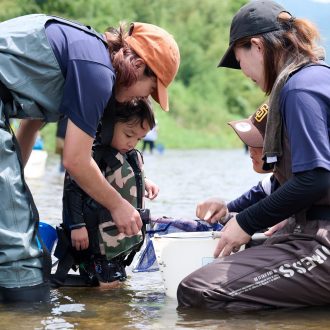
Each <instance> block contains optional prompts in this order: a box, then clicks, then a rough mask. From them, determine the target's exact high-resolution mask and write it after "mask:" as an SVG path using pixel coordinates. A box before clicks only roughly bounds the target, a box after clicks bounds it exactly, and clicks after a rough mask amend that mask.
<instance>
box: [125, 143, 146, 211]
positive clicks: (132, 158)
mask: <svg viewBox="0 0 330 330" xmlns="http://www.w3.org/2000/svg"><path fill="white" fill-rule="evenodd" d="M138 153H139V151H137V150H136V149H133V150H131V151H129V152H128V153H127V154H126V156H127V161H128V163H129V164H130V165H131V167H132V169H133V171H134V176H135V181H136V193H137V208H139V209H142V207H143V205H142V201H143V194H144V191H143V189H144V185H143V180H144V178H143V177H142V169H141V166H140V161H139V155H138ZM140 157H141V159H142V155H141V154H140Z"/></svg>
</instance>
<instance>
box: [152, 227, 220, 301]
mask: <svg viewBox="0 0 330 330" xmlns="http://www.w3.org/2000/svg"><path fill="white" fill-rule="evenodd" d="M218 239H219V238H215V239H214V238H212V232H211V231H207V232H179V233H171V234H167V235H157V234H156V235H155V236H154V237H153V238H152V242H153V245H154V249H155V252H156V258H157V262H158V264H159V269H160V272H161V276H162V279H163V282H164V286H165V293H166V295H167V296H169V297H171V298H175V299H176V291H177V288H178V285H179V283H180V282H181V280H182V279H183V278H185V277H186V276H187V275H189V274H190V273H192V272H193V271H194V270H196V269H198V268H200V267H202V266H204V265H206V264H208V263H210V262H212V261H213V260H214V258H213V252H214V250H215V248H216V245H217V242H218Z"/></svg>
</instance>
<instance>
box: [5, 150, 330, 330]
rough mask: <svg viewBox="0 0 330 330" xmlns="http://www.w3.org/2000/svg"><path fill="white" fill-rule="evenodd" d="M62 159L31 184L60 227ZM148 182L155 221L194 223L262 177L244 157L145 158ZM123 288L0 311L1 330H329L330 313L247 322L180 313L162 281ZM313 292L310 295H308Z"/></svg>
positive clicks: (153, 276)
mask: <svg viewBox="0 0 330 330" xmlns="http://www.w3.org/2000/svg"><path fill="white" fill-rule="evenodd" d="M58 162H59V160H58V158H56V157H53V158H49V159H48V161H47V171H46V175H45V176H44V177H43V178H42V179H34V180H32V179H31V180H28V183H29V185H30V188H31V190H32V192H33V194H34V196H35V201H36V204H37V206H38V208H39V212H40V218H41V219H42V221H44V222H48V223H50V224H52V225H57V224H59V223H60V218H61V195H62V181H63V175H61V174H60V173H59V171H58V165H59V164H58ZM145 171H146V175H147V177H148V178H150V179H151V180H153V181H154V182H156V183H158V185H159V187H160V194H159V197H158V198H157V199H156V200H155V201H152V202H147V207H149V208H150V209H151V212H152V216H153V217H158V216H159V217H160V216H163V215H166V216H170V217H175V218H194V212H195V206H196V203H197V202H198V201H200V200H203V199H205V198H207V197H210V196H218V197H222V198H223V199H225V200H231V199H233V198H235V197H236V196H238V195H239V194H240V193H242V192H244V191H246V190H247V189H248V188H249V187H251V186H252V185H254V184H256V183H257V182H258V180H259V179H260V178H261V177H262V176H261V175H259V174H256V173H254V172H253V171H252V169H251V162H250V159H249V157H248V156H247V155H246V154H245V153H244V151H243V150H235V151H230V150H229V151H227V150H226V151H223V150H194V151H182V150H180V151H171V150H169V151H167V150H165V152H164V153H163V154H157V153H156V154H154V155H149V154H146V155H145ZM128 273H129V279H128V280H127V281H126V283H125V286H124V287H123V288H119V289H113V290H111V291H100V290H98V289H95V288H93V289H92V288H79V289H72V288H65V289H63V288H62V289H54V290H52V297H51V302H50V303H49V304H42V305H40V304H32V305H29V306H26V305H24V306H4V305H0V317H1V321H0V323H1V329H4V330H11V329H13V330H14V329H15V330H17V329H86V330H87V329H88V330H97V329H114V330H117V329H237V330H239V329H244V330H246V329H258V330H262V329H289V330H298V329H299V330H300V329H328V328H329V326H330V316H329V312H328V309H327V308H309V309H303V310H275V311H267V312H258V313H256V312H254V313H245V314H233V313H231V314H228V313H221V312H202V311H196V310H193V311H185V312H184V313H183V312H178V311H177V310H176V307H177V303H176V300H175V299H171V298H168V297H167V296H166V295H165V293H164V287H163V283H162V280H161V277H160V273H159V272H158V271H157V272H152V273H132V272H131V271H130V270H129V271H128ZM306 290H308V288H306Z"/></svg>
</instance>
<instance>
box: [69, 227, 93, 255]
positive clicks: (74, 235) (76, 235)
mask: <svg viewBox="0 0 330 330" xmlns="http://www.w3.org/2000/svg"><path fill="white" fill-rule="evenodd" d="M71 242H72V246H73V247H74V248H75V249H76V250H78V251H79V250H86V249H87V248H88V246H89V239H88V232H87V229H86V227H81V228H79V229H73V230H71Z"/></svg>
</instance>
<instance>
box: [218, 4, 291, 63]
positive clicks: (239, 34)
mask: <svg viewBox="0 0 330 330" xmlns="http://www.w3.org/2000/svg"><path fill="white" fill-rule="evenodd" d="M282 12H287V10H285V9H284V8H283V7H282V6H281V5H280V4H278V3H276V2H274V1H270V0H254V1H251V2H249V3H247V4H246V5H244V6H243V7H241V9H240V10H239V11H238V12H237V13H236V14H235V16H234V18H233V20H232V22H231V26H230V37H229V47H228V49H227V51H226V53H225V54H224V55H223V57H222V59H221V61H220V63H219V65H218V67H226V68H232V69H240V68H241V67H240V65H239V63H238V62H237V61H236V57H235V53H234V49H233V48H234V43H235V41H237V40H239V39H242V38H244V37H249V36H254V35H258V34H263V33H267V32H271V31H276V30H279V29H280V28H281V27H280V24H279V22H278V20H277V18H278V15H279V14H280V13H282ZM290 15H291V14H290Z"/></svg>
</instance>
